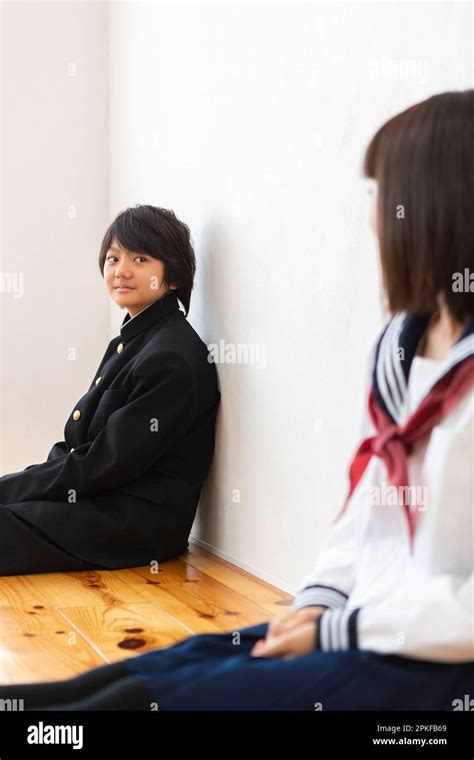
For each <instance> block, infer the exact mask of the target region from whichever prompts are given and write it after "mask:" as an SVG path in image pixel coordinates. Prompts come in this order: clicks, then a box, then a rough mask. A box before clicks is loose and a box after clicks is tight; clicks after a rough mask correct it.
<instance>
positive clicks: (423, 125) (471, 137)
mask: <svg viewBox="0 0 474 760" xmlns="http://www.w3.org/2000/svg"><path fill="white" fill-rule="evenodd" d="M363 172H364V174H365V176H366V177H369V178H372V179H375V180H377V183H378V204H377V223H378V236H379V242H380V257H381V265H382V275H383V282H384V288H385V292H386V294H387V299H388V305H389V308H390V310H391V311H392V312H397V311H407V312H409V313H425V314H434V313H436V311H437V310H438V304H437V296H438V294H443V296H444V299H445V302H446V305H447V307H448V309H449V311H450V312H451V314H452V315H453V317H455V318H456V319H458V320H459V321H461V322H462V321H464V319H465V318H466V317H470V316H472V314H473V311H474V306H473V299H472V293H470V292H469V289H464V290H465V292H455V291H454V290H453V275H455V274H456V273H462V274H464V270H465V269H469V267H471V268H472V266H473V255H472V254H473V241H474V213H473V208H472V201H473V197H474V90H465V91H462V92H461V91H460V92H443V93H441V94H439V95H433V96H432V97H430V98H428V99H427V100H423V101H422V102H421V103H417V104H416V105H413V106H411V107H410V108H407V109H406V110H405V111H402V113H399V114H397V115H396V116H394V117H393V118H391V119H389V121H387V122H386V123H385V124H383V125H382V127H380V129H379V130H378V132H376V134H375V135H374V137H373V138H372V140H371V142H370V143H369V145H368V147H367V150H366V153H365V157H364V164H363Z"/></svg>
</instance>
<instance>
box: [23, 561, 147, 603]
mask: <svg viewBox="0 0 474 760" xmlns="http://www.w3.org/2000/svg"><path fill="white" fill-rule="evenodd" d="M28 577H29V578H30V579H31V583H32V585H33V587H34V588H35V589H36V590H37V591H38V592H39V593H40V594H41V595H42V596H43V598H44V599H46V600H47V602H48V604H49V605H50V606H54V607H57V608H61V607H82V606H92V607H97V606H98V605H101V604H103V605H105V606H106V607H111V606H113V605H116V604H118V605H121V604H130V603H133V602H141V601H143V598H142V597H141V596H140V594H139V593H138V592H137V591H136V590H135V589H134V588H133V587H132V586H130V585H128V584H126V583H124V582H123V581H122V580H121V579H120V577H119V576H118V575H117V574H116V571H115V570H81V571H78V572H70V573H41V574H38V575H30V576H28Z"/></svg>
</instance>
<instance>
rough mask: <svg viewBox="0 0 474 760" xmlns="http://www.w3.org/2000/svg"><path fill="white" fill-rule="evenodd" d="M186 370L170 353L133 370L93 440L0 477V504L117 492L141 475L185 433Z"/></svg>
mask: <svg viewBox="0 0 474 760" xmlns="http://www.w3.org/2000/svg"><path fill="white" fill-rule="evenodd" d="M195 404H196V394H195V384H194V375H193V371H192V369H191V366H190V365H189V364H188V362H187V361H186V359H185V358H183V357H182V356H181V355H179V354H176V353H174V352H173V351H166V352H165V351H162V352H160V353H159V354H154V355H151V356H148V357H147V358H146V359H144V360H143V361H142V362H141V363H140V364H139V365H138V366H137V367H136V368H135V369H134V371H133V388H132V391H131V393H130V395H129V397H128V400H127V403H126V405H125V406H123V407H122V408H120V409H116V410H115V411H114V412H112V413H111V414H110V416H109V418H108V420H107V422H106V424H105V426H104V428H103V429H102V430H101V431H100V432H99V433H98V435H97V436H96V438H95V439H94V440H93V441H92V442H89V443H85V444H82V445H81V446H78V447H77V448H76V449H75V450H74V451H73V452H68V453H65V454H63V455H59V456H57V457H55V458H52V459H50V460H49V461H46V462H42V463H41V464H38V465H34V468H32V469H31V471H27V470H23V471H21V472H16V473H11V474H9V475H4V476H3V478H0V503H2V504H8V503H10V504H11V503H15V502H22V501H29V500H32V499H49V500H52V501H63V500H71V499H70V496H71V493H72V494H73V495H74V497H75V499H78V498H80V497H81V496H87V495H90V494H95V493H100V492H103V491H107V490H109V489H112V488H117V487H120V486H122V485H124V484H126V483H129V482H130V481H132V480H135V479H136V478H138V477H139V476H140V475H141V474H142V473H144V472H146V471H147V470H148V469H149V468H150V467H151V466H152V465H153V464H154V463H155V462H156V461H157V460H158V459H159V458H160V457H161V456H162V455H163V454H164V453H166V452H167V451H168V450H169V449H170V448H171V447H172V446H173V445H174V444H175V442H176V441H177V440H178V439H179V438H180V436H183V435H184V434H185V433H186V430H187V428H188V427H189V425H190V424H191V423H192V420H193V417H194V415H195Z"/></svg>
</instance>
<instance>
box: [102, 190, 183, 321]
mask: <svg viewBox="0 0 474 760" xmlns="http://www.w3.org/2000/svg"><path fill="white" fill-rule="evenodd" d="M114 239H115V240H116V241H117V242H118V244H119V245H120V246H121V247H122V248H124V249H126V250H128V251H131V252H134V253H135V252H136V253H146V254H148V255H149V256H152V257H153V258H154V259H159V260H160V261H162V262H163V263H164V265H165V275H164V283H165V285H168V286H169V285H170V284H174V285H176V290H175V293H176V295H177V296H178V298H179V300H180V301H181V303H182V304H183V306H184V309H185V314H187V313H188V311H189V304H190V301H191V291H192V289H193V283H194V275H195V272H196V258H195V255H194V249H193V246H192V243H191V234H190V231H189V227H187V225H186V224H184V223H183V222H181V221H180V220H179V219H178V218H177V217H176V215H175V214H174V212H173V211H170V210H169V209H166V208H158V207H157V206H141V205H139V204H137V205H136V206H135V207H134V208H127V209H125V211H122V212H121V213H120V214H119V215H118V216H117V217H116V219H114V221H113V222H112V224H111V225H110V227H109V228H108V230H107V232H106V233H105V235H104V239H103V240H102V244H101V246H100V254H99V267H100V271H101V273H102V276H103V274H104V265H105V258H106V255H107V251H108V250H109V248H110V246H111V245H112V242H113V240H114Z"/></svg>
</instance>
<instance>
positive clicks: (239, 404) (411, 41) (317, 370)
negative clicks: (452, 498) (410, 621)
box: [1, 2, 472, 591]
mask: <svg viewBox="0 0 474 760" xmlns="http://www.w3.org/2000/svg"><path fill="white" fill-rule="evenodd" d="M107 11H108V17H109V18H108V22H109V26H107V18H106V12H107ZM4 17H5V18H6V20H7V27H8V37H9V39H8V40H6V42H5V52H4V56H3V63H4V69H5V64H7V65H6V72H5V71H4V74H3V85H4V86H3V97H2V106H3V109H2V121H3V128H4V138H3V162H4V167H3V171H2V178H3V189H4V198H3V205H2V212H3V217H4V230H3V241H2V242H3V249H4V259H3V263H2V271H7V272H8V271H11V270H16V269H19V270H21V271H23V272H24V273H25V283H26V285H25V295H24V297H23V298H22V299H17V300H15V299H14V298H10V297H9V296H8V295H7V296H6V295H5V294H2V306H3V312H4V315H6V318H7V319H6V326H4V329H3V343H4V345H3V351H2V354H3V359H4V362H3V364H4V369H3V373H4V387H3V390H2V393H1V398H2V402H3V403H2V407H3V408H2V436H3V441H4V449H5V451H4V467H3V471H13V470H14V469H19V468H20V467H24V466H26V465H27V464H29V463H32V462H34V461H40V460H41V458H42V457H44V455H45V453H46V451H47V448H48V447H49V445H50V444H51V443H52V442H53V441H54V440H56V439H57V438H58V437H60V435H61V434H62V428H63V425H64V421H65V418H66V416H67V414H68V413H69V412H70V410H71V408H72V405H73V404H74V401H75V400H76V399H77V398H78V397H80V396H81V395H82V393H83V392H84V389H85V388H86V387H87V385H88V383H89V382H90V378H91V376H92V373H93V372H94V370H95V368H96V366H97V364H98V361H99V359H100V357H101V356H102V353H103V350H104V346H105V345H106V343H107V341H108V339H109V338H110V337H112V336H114V335H116V334H117V331H118V329H119V326H120V323H121V321H122V319H123V316H124V312H121V311H119V310H118V309H117V307H116V306H115V305H111V306H110V314H109V313H108V306H107V303H108V302H107V299H106V297H105V295H104V290H103V285H102V281H101V279H100V277H99V275H98V270H97V265H96V255H97V247H98V243H99V241H100V237H101V235H102V233H103V232H104V230H105V227H106V224H107V223H108V222H109V221H110V220H111V219H112V218H113V216H115V214H116V213H118V211H120V210H122V209H123V208H125V207H126V206H130V205H134V204H136V203H153V204H156V205H163V206H167V207H170V208H173V209H174V210H175V211H176V212H177V213H178V215H179V216H181V218H182V219H183V220H184V221H186V222H187V223H188V224H189V225H190V226H191V229H192V232H193V236H194V241H195V246H196V253H197V259H198V276H197V282H196V289H195V292H194V295H193V299H192V304H191V312H190V321H191V323H192V324H193V325H194V326H195V327H196V329H197V330H198V331H199V333H200V334H201V336H202V338H203V339H204V340H205V342H206V343H215V342H216V343H217V342H219V340H224V341H225V342H226V343H233V344H238V343H245V344H253V345H254V346H263V347H266V351H267V363H266V367H261V368H259V367H257V366H255V365H251V364H250V365H245V364H240V365H239V364H223V365H219V367H218V370H219V376H220V383H221V390H222V406H221V411H220V416H219V421H218V435H217V446H216V456H215V462H214V466H213V471H212V475H211V478H210V480H209V482H208V486H207V488H206V490H205V494H204V497H203V500H202V503H201V506H200V510H199V517H198V520H197V523H196V525H195V528H194V538H195V539H196V540H198V541H200V542H202V543H203V544H204V545H205V546H208V547H210V548H211V549H212V550H213V551H215V552H217V553H218V554H220V555H221V556H224V557H226V558H228V559H231V560H232V561H233V562H236V563H237V564H239V565H241V566H242V567H245V568H247V569H249V570H251V571H252V572H255V573H257V574H258V575H260V576H261V577H262V578H265V579H268V580H270V581H272V582H274V583H276V584H278V585H280V586H281V587H282V588H285V589H288V590H290V591H291V590H293V589H294V587H295V586H296V585H297V584H298V583H299V581H300V580H301V577H302V575H303V574H304V573H306V572H307V570H308V569H309V567H310V566H311V564H312V563H313V561H314V558H315V555H316V552H317V550H318V546H319V545H320V542H321V540H322V538H323V536H324V535H325V533H326V531H327V528H328V525H329V522H330V519H331V518H332V516H333V515H334V514H335V512H336V510H338V509H339V507H340V505H341V502H342V499H343V497H344V495H345V492H346V485H347V478H346V472H347V463H348V459H349V456H350V454H351V453H352V451H353V448H354V446H355V443H356V437H357V429H358V423H359V419H360V411H361V389H362V382H363V378H364V373H365V366H364V365H365V360H366V357H367V354H368V351H369V348H370V345H371V343H372V340H373V338H374V336H375V334H376V332H377V330H378V329H379V326H380V323H381V309H380V306H379V286H378V270H377V263H376V256H377V254H376V246H375V242H374V239H373V237H372V234H371V232H370V231H369V228H368V225H367V218H366V217H367V199H366V196H365V194H364V189H363V183H362V182H361V180H360V165H361V159H362V154H363V150H364V147H365V145H366V143H367V141H368V140H369V138H370V136H371V134H372V133H373V131H374V130H375V129H376V128H377V127H378V126H379V124H380V123H381V122H382V121H383V120H384V119H386V118H387V117H388V116H390V115H391V114H393V113H395V112H397V111H398V110H400V109H401V108H403V107H405V106H408V105H409V104H411V103H414V102H416V101H417V100H420V99H422V98H423V97H426V96H428V95H430V94H432V93H434V92H439V91H442V90H445V89H452V88H465V87H468V86H472V83H471V81H470V71H471V52H472V42H471V40H472V33H471V22H472V13H471V9H470V7H469V5H467V4H464V3H460V4H457V3H434V4H429V3H420V4H417V3H391V4H384V3H350V4H343V3H338V2H333V3H327V4H309V3H306V4H298V3H294V2H291V3H290V2H287V3H278V4H273V3H261V4H260V3H235V4H232V3H222V4H216V3H204V4H202V3H192V4H190V5H187V4H184V3H180V2H178V3H176V2H173V3H170V4H165V3H161V2H160V3H135V2H134V3H122V2H112V3H110V4H109V5H108V7H107V6H106V5H105V4H101V3H99V4H97V5H95V6H92V5H87V4H84V3H81V2H78V3H64V4H62V3H52V4H50V5H49V4H44V3H38V4H33V5H30V4H24V3H20V4H18V5H15V6H14V7H10V6H9V5H8V4H7V7H6V10H4ZM107 57H108V59H109V69H108V70H107ZM71 60H72V61H78V62H79V64H80V65H79V67H78V70H79V72H80V74H79V75H78V77H76V78H75V79H73V80H71V79H68V78H67V77H66V72H65V67H66V65H67V62H68V61H71ZM108 78H109V82H108V85H107V79H108ZM107 87H108V89H107ZM107 92H108V96H109V110H108V142H107V133H106V127H107V121H106V117H107V111H106V99H105V96H106V95H107ZM5 146H6V147H5ZM107 171H108V176H107ZM107 196H108V197H109V201H108V205H107ZM69 204H75V205H76V206H77V208H78V217H77V219H76V220H74V221H71V220H70V219H68V218H67V208H68V205H69ZM4 323H5V320H4ZM70 346H76V347H77V349H78V358H77V360H76V361H75V362H71V361H69V360H68V358H67V349H68V347H70ZM7 442H8V445H7ZM236 489H238V491H239V492H240V502H238V503H237V502H236V501H235V491H236Z"/></svg>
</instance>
